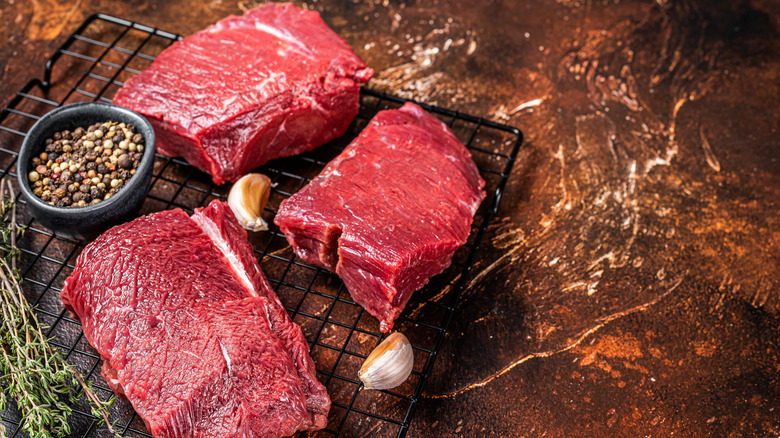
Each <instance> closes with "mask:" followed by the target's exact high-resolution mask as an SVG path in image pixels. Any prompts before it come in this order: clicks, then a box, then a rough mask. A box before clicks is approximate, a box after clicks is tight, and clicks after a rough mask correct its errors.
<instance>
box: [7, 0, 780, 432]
mask: <svg viewBox="0 0 780 438" xmlns="http://www.w3.org/2000/svg"><path fill="white" fill-rule="evenodd" d="M258 3H259V2H257V1H252V0H248V1H238V2H236V1H228V0H213V1H205V0H196V1H190V0H170V1H151V0H127V1H111V0H95V1H82V0H77V1H74V0H71V1H64V0H60V1H53V0H7V1H4V2H3V3H2V6H1V7H0V40H2V41H4V44H3V45H2V47H0V101H1V102H3V103H5V102H7V101H8V100H9V99H10V98H11V97H12V96H13V94H14V93H15V92H16V90H18V89H19V88H21V86H22V85H23V84H24V83H26V82H27V81H28V80H29V79H31V78H32V77H36V76H41V75H42V73H43V65H44V63H45V59H46V58H47V57H48V56H49V55H50V54H51V53H52V52H53V50H54V49H55V48H56V47H58V46H59V45H60V44H61V43H62V42H63V41H64V39H65V38H66V37H67V35H68V34H69V33H71V32H72V31H73V30H75V28H76V27H77V26H78V24H80V23H81V22H82V21H83V20H84V19H85V18H86V17H87V16H89V15H90V14H92V13H94V12H106V13H110V14H112V15H115V16H120V17H124V18H128V19H131V20H136V21H139V22H142V23H145V24H148V25H151V26H156V27H159V28H162V29H165V30H168V31H172V32H176V33H180V34H189V33H192V32H195V31H196V30H198V29H201V28H203V27H205V26H206V25H208V24H210V23H213V22H215V21H217V20H218V19H220V18H222V17H224V16H226V15H228V14H230V13H240V12H241V10H243V9H246V8H249V7H252V6H254V5H256V4H258ZM304 3H305V5H306V7H308V8H310V9H315V10H318V11H321V13H322V15H323V17H324V18H325V21H326V22H327V23H328V24H329V25H331V26H332V28H333V29H334V30H335V31H336V32H338V33H339V34H340V35H342V36H343V37H344V38H345V39H346V40H347V41H348V42H349V43H350V44H351V45H352V46H353V47H354V48H355V50H356V52H357V53H358V54H359V55H360V56H361V57H362V58H363V59H364V60H365V61H366V62H367V64H369V65H370V66H372V67H373V68H374V69H375V70H376V75H375V78H374V79H373V80H372V82H371V84H370V86H371V87H373V88H376V89H379V90H382V91H386V92H389V93H392V94H396V95H399V96H402V97H407V98H413V99H416V100H419V101H422V102H425V103H430V104H435V105H439V106H443V107H448V108H451V109H456V110H459V111H461V112H464V113H470V114H475V115H479V116H484V117H486V118H488V119H491V120H495V121H499V122H502V123H506V124H509V125H513V126H516V127H518V128H520V129H521V130H522V131H523V132H524V134H525V138H526V141H525V145H524V147H523V148H522V150H521V153H520V156H519V157H518V161H517V163H516V165H515V168H514V171H513V173H512V176H511V178H510V180H509V183H508V185H507V188H506V193H505V196H504V198H503V201H502V204H501V209H500V211H499V213H498V215H497V217H496V218H495V219H494V221H493V223H492V225H491V226H490V228H489V230H488V234H487V237H486V242H485V244H484V245H483V247H482V249H481V252H480V254H479V256H478V261H477V265H476V268H475V271H474V277H473V280H472V281H471V283H470V285H469V287H468V289H467V291H466V293H465V296H464V299H463V300H462V301H461V303H460V306H459V309H458V312H457V314H456V315H455V319H454V322H453V324H452V325H451V327H450V331H449V333H448V334H447V337H446V341H445V343H444V346H443V348H442V350H441V352H440V355H439V357H438V359H437V362H436V366H435V368H434V373H433V376H432V377H431V379H430V380H429V382H428V385H427V386H426V389H425V392H424V398H423V399H422V400H421V402H420V406H419V408H418V410H417V413H416V416H415V418H414V421H413V422H412V427H411V432H410V436H414V437H428V436H439V437H455V436H465V437H477V436H518V437H519V436H524V437H541V436H547V437H574V436H593V437H604V436H624V437H640V436H642V437H644V436H653V437H666V436H690V437H703V436H713V437H723V436H733V437H748V436H760V437H770V436H771V437H776V436H780V281H779V280H778V274H780V214H778V209H779V208H780V162H779V161H778V160H779V159H780V141H779V140H778V136H780V132H778V126H779V125H780V123H779V122H778V121H779V120H780V104H779V103H780V36H779V34H778V29H779V27H778V26H779V25H780V4H779V3H778V2H773V1H770V0H754V1H742V0H738V1H734V2H725V1H720V2H708V1H703V0H682V1H668V0H667V1H665V0H658V1H638V0H634V1H618V0H614V1H598V2H597V1H588V0H578V1H570V0H558V1H539V0H531V1H481V0H430V1H408V2H402V1H395V0H390V1H388V0H384V1H379V0H372V1H357V0H356V1H343V0H342V1H339V0H319V1H316V0H315V1H308V2H304ZM347 436H350V435H349V434H347Z"/></svg>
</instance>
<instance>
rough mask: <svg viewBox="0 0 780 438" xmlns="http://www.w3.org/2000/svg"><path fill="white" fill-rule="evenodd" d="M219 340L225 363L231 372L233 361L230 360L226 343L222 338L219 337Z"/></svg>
mask: <svg viewBox="0 0 780 438" xmlns="http://www.w3.org/2000/svg"><path fill="white" fill-rule="evenodd" d="M217 342H218V343H219V349H220V351H222V357H223V358H224V359H225V363H226V364H227V369H228V374H230V372H231V371H233V370H232V369H231V367H230V365H232V364H233V361H231V360H230V355H229V354H228V352H227V349H226V348H225V344H223V343H222V338H217Z"/></svg>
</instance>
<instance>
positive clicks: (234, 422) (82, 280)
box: [62, 201, 330, 438]
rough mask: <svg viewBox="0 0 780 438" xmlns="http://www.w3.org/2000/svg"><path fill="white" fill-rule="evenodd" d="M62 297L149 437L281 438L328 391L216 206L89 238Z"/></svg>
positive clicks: (239, 233) (326, 402) (306, 426)
mask: <svg viewBox="0 0 780 438" xmlns="http://www.w3.org/2000/svg"><path fill="white" fill-rule="evenodd" d="M62 300H63V302H64V303H65V306H66V308H68V309H69V310H71V311H72V312H74V313H75V314H76V315H77V316H78V318H79V319H80V320H81V322H82V326H83V330H84V336H85V337H86V338H87V340H88V341H89V343H90V344H91V345H92V346H93V347H95V349H97V351H98V352H99V353H100V355H101V357H102V358H103V360H104V364H103V375H104V377H105V378H106V381H108V383H109V385H110V386H111V388H112V389H113V390H114V391H115V392H117V393H118V394H122V395H124V396H125V397H127V399H128V400H129V401H130V403H132V405H133V407H134V408H135V410H136V412H137V413H138V414H139V415H140V416H141V418H142V419H143V420H144V421H145V422H146V425H147V427H148V428H149V431H150V432H151V433H152V434H153V435H154V436H155V437H159V438H163V437H165V438H184V437H199V438H207V437H208V438H228V437H231V438H232V437H242V438H250V437H280V436H288V435H292V434H294V433H295V432H296V431H297V430H315V429H320V428H322V427H324V426H325V424H326V417H327V414H328V410H329V409H330V399H329V398H328V395H327V393H326V391H325V388H324V387H323V386H322V384H321V383H320V382H319V381H318V380H317V379H316V377H315V374H314V373H315V370H314V363H313V362H312V360H311V357H309V353H308V347H307V344H306V340H305V339H304V337H303V334H302V333H301V330H300V327H298V326H297V325H295V324H294V323H293V322H292V321H291V320H290V318H289V316H288V315H287V313H285V311H284V308H283V307H282V305H281V303H280V302H279V299H278V298H277V296H276V294H275V293H274V291H273V290H272V289H271V287H270V285H269V283H268V280H267V279H266V278H265V275H264V274H263V272H262V271H261V270H260V266H259V265H258V263H257V260H256V259H255V258H254V255H253V253H252V248H251V246H250V244H249V242H248V241H247V239H246V232H245V231H244V230H243V229H241V228H240V227H239V226H238V223H237V222H236V219H235V217H234V216H233V213H232V212H231V211H230V209H229V208H228V207H227V205H226V204H224V203H222V202H219V201H214V202H212V203H211V204H210V205H209V206H208V207H206V208H203V209H198V210H196V211H195V213H194V214H193V215H192V217H189V216H187V214H186V213H184V212H183V211H181V210H172V211H164V212H160V213H155V214H151V215H149V216H146V217H142V218H138V219H136V220H134V221H132V222H129V223H127V224H124V225H120V226H117V227H114V228H112V229H110V230H109V231H107V232H106V233H104V234H103V235H102V236H100V237H99V238H98V239H97V240H95V241H94V242H93V243H91V244H89V245H88V246H87V247H86V248H85V249H84V251H83V252H82V253H81V255H80V256H79V258H78V260H77V262H76V268H75V270H74V271H73V273H72V274H71V275H70V277H68V279H67V280H66V282H65V288H64V289H63V290H62Z"/></svg>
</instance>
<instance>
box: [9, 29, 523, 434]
mask: <svg viewBox="0 0 780 438" xmlns="http://www.w3.org/2000/svg"><path fill="white" fill-rule="evenodd" d="M178 39H181V37H180V36H179V35H175V34H172V33H169V32H164V31H161V30H159V29H155V28H152V27H148V26H144V25H142V24H139V23H133V22H130V21H126V20H122V19H119V18H115V17H111V16H108V15H103V14H98V15H94V16H92V17H89V18H88V19H87V20H86V21H85V22H84V23H83V24H82V25H81V26H80V27H79V28H78V29H77V30H76V32H74V33H73V34H72V35H70V37H69V38H68V40H67V41H66V42H65V43H64V44H63V46H62V47H61V48H60V49H58V50H57V51H56V53H55V54H54V55H53V56H52V57H51V58H50V59H49V61H48V62H47V64H46V69H45V73H44V78H43V80H38V79H34V80H32V81H30V82H29V83H28V84H27V85H25V86H24V87H23V88H22V90H21V91H19V92H18V93H17V94H16V96H14V97H13V99H12V100H11V101H10V103H9V105H8V107H6V108H4V109H3V110H2V113H0V176H12V177H15V171H16V164H17V163H16V157H17V155H18V151H19V147H20V146H21V143H22V140H23V138H24V136H25V133H26V132H27V130H28V129H29V128H30V126H31V125H32V124H33V123H34V122H35V121H36V120H37V119H38V118H39V117H40V116H42V115H43V114H45V113H46V112H48V111H50V110H52V109H53V108H55V107H58V106H60V105H63V104H67V103H73V102H82V101H95V100H100V101H106V102H110V101H111V97H112V96H113V95H114V93H115V92H116V90H117V89H119V88H120V87H121V86H122V85H123V83H124V81H126V80H127V79H128V78H130V77H132V76H134V75H136V74H138V73H140V72H141V71H142V70H143V69H144V68H146V67H147V66H148V65H149V64H150V63H151V62H152V61H153V60H154V58H155V56H156V55H158V54H159V53H160V52H161V51H162V50H163V49H165V48H166V47H168V46H169V45H170V44H171V43H173V42H174V41H176V40H178ZM404 102H405V100H403V99H400V98H397V97H393V96H390V95H387V94H384V93H380V92H377V91H373V90H370V89H363V90H362V92H361V102H360V112H359V114H358V116H357V117H356V119H355V121H354V122H353V123H352V126H351V127H350V129H349V131H348V133H347V135H346V136H344V137H343V138H341V139H338V140H335V141H333V142H331V143H329V144H327V145H324V146H322V147H320V148H317V149H315V150H314V151H310V152H308V153H305V154H303V155H300V156H297V157H291V158H285V159H279V160H274V161H272V162H271V163H269V164H267V165H266V166H263V167H262V168H261V169H260V170H259V171H260V172H262V173H265V174H266V175H268V176H269V177H270V178H271V179H272V180H273V182H274V183H275V186H274V189H273V191H272V194H271V199H270V200H269V203H268V206H267V208H266V211H265V212H264V218H265V219H266V221H267V222H268V223H269V224H272V225H271V230H270V231H267V232H261V233H250V234H251V236H250V241H251V243H252V245H253V246H254V248H256V253H257V257H258V260H260V263H261V266H262V268H263V270H264V271H265V272H266V275H267V276H268V279H269V280H270V281H271V283H272V285H273V286H274V289H276V291H277V293H278V295H279V297H280V299H281V300H282V302H283V304H284V305H285V307H286V309H287V311H288V312H289V314H290V316H291V317H292V318H293V320H294V321H295V322H296V323H298V324H299V325H300V326H301V328H302V329H303V332H304V335H305V336H306V339H307V340H308V342H309V346H310V351H311V355H312V357H313V359H314V361H315V362H316V364H317V374H318V377H319V379H320V380H321V381H322V383H323V384H325V386H326V387H327V389H328V394H330V397H331V399H332V401H333V407H332V409H331V412H330V416H329V418H328V425H327V427H326V428H325V429H324V430H322V431H319V432H316V433H314V434H313V435H316V436H323V437H325V436H327V437H331V436H341V437H363V436H397V437H403V436H405V435H406V433H407V431H408V429H409V424H410V422H411V419H412V417H413V415H414V411H415V408H416V407H417V404H418V402H419V399H420V395H421V393H422V390H423V386H424V385H425V381H426V379H427V378H428V376H429V375H430V373H431V370H432V368H433V364H434V361H435V359H436V355H437V352H438V351H439V348H440V347H441V344H442V342H443V340H444V334H445V332H446V331H447V327H448V326H449V324H450V321H451V320H452V317H453V313H454V309H455V306H456V305H457V303H458V299H459V296H460V295H461V292H462V291H463V289H464V287H465V285H466V282H467V280H468V278H469V273H470V271H471V269H472V266H473V263H474V258H475V255H476V253H477V251H478V250H479V245H480V242H481V241H482V238H483V235H484V234H485V230H486V229H487V225H488V223H489V222H490V220H491V218H492V217H493V215H494V214H495V212H496V210H497V208H498V204H499V201H500V200H501V194H502V192H503V190H504V186H505V184H506V181H507V178H508V176H509V172H510V171H511V169H512V165H513V163H514V160H515V157H516V156H517V152H518V149H519V148H520V144H521V143H522V134H521V133H520V131H519V130H518V129H516V128H512V127H509V126H504V125H500V124H496V123H493V122H490V121H486V120H483V119H481V118H477V117H472V116H468V115H464V114H460V113H458V112H454V111H449V110H445V109H441V108H437V107H432V106H428V105H421V106H423V107H424V108H425V109H427V110H428V111H430V112H431V113H433V114H435V115H436V116H437V117H439V118H440V119H441V120H443V121H444V122H445V123H447V124H448V125H449V126H450V128H451V129H452V130H453V132H455V134H456V135H457V136H458V137H459V138H460V139H461V141H463V142H464V144H466V145H467V146H468V148H469V149H470V151H471V153H472V156H473V158H474V161H475V162H476V163H477V166H478V167H479V169H480V171H481V174H482V177H483V178H484V179H485V181H486V191H487V192H488V197H487V198H486V199H485V201H484V202H483V203H482V206H481V207H480V209H479V211H478V212H477V214H476V216H475V219H474V224H473V227H472V232H471V236H470V238H469V241H468V243H467V244H466V245H465V246H463V247H462V248H461V249H460V250H459V251H458V252H457V253H456V254H455V257H454V258H453V263H452V266H451V267H450V268H448V269H447V270H446V271H445V272H444V273H442V274H440V275H438V276H436V277H434V278H433V279H432V280H431V282H430V283H429V284H428V286H426V287H425V288H424V289H423V290H421V291H418V292H417V293H415V295H414V296H413V297H412V299H411V301H410V302H409V304H408V305H407V307H406V310H405V311H404V312H403V314H402V315H401V317H400V318H399V319H398V320H397V321H396V325H395V327H396V330H398V331H401V332H403V333H404V334H406V336H407V337H408V338H409V339H410V340H411V342H412V344H413V347H414V354H415V366H414V370H413V372H412V376H411V377H410V379H409V380H408V381H407V382H406V383H405V384H403V385H401V386H400V387H398V388H395V389H393V390H390V391H372V390H366V391H363V390H361V389H362V386H361V383H360V381H359V380H358V379H357V370H358V369H359V367H360V365H361V363H362V362H363V360H364V359H365V358H366V356H367V355H368V354H369V352H370V351H371V350H372V349H373V348H374V347H375V346H376V345H377V344H378V343H379V342H380V341H381V340H382V339H383V336H384V335H382V334H381V333H380V332H379V324H378V322H377V321H376V319H374V318H373V317H372V316H370V315H368V313H367V312H365V311H364V310H363V309H362V308H361V307H360V306H358V305H357V304H355V303H354V302H353V301H352V300H351V298H350V296H349V293H348V292H347V290H346V289H345V288H344V286H343V283H341V281H340V280H339V279H338V277H336V276H335V275H333V274H331V273H329V272H327V271H324V270H322V269H320V268H318V267H315V266H311V265H308V264H306V263H303V262H301V261H299V260H297V259H296V257H295V255H294V253H293V252H292V250H291V249H290V247H289V245H288V244H287V242H286V240H285V239H284V235H283V234H281V233H280V232H279V230H278V228H276V227H275V226H274V225H273V221H272V219H273V215H274V214H275V212H276V208H277V207H278V205H279V202H280V201H281V200H282V199H284V198H286V197H288V196H290V195H291V194H293V193H295V192H296V191H298V190H299V189H301V188H302V187H303V186H304V185H305V184H306V183H307V182H309V181H310V180H311V178H313V177H314V176H315V175H317V173H319V171H320V170H321V169H322V168H323V167H324V166H325V164H326V163H327V162H328V161H330V160H331V159H332V158H334V157H335V156H336V155H337V154H338V153H339V152H340V151H341V150H342V149H343V147H344V146H346V145H347V144H348V143H349V141H351V140H352V139H353V138H354V137H355V136H356V135H357V133H359V132H360V130H361V129H362V128H363V127H364V126H365V125H366V123H367V122H368V120H369V119H370V118H371V117H372V116H373V115H374V114H376V112H377V111H379V110H382V109H387V108H397V107H400V106H401V105H402V104H403V103H404ZM14 183H15V178H14ZM228 188H229V187H226V186H222V187H220V186H215V185H214V184H213V183H211V179H210V177H209V176H208V175H206V174H204V173H202V172H200V171H198V170H196V169H194V168H193V167H191V166H189V165H188V164H187V163H186V162H184V161H182V160H180V159H175V158H168V157H163V156H158V157H157V158H156V161H155V170H154V176H153V179H152V183H151V188H150V190H149V195H148V197H147V199H146V201H145V203H144V205H143V207H142V210H141V214H147V213H151V212H154V211H159V210H164V209H169V208H181V209H184V210H185V211H187V212H188V213H192V210H193V209H195V208H197V207H200V206H205V205H206V204H208V203H209V202H210V201H211V200H212V199H225V198H226V194H227V190H228ZM17 193H18V190H17ZM18 215H19V218H20V223H23V224H26V225H27V232H26V233H25V235H24V237H23V238H22V239H21V240H20V241H19V242H18V244H19V247H20V249H21V251H22V259H21V264H20V266H21V271H22V274H23V278H24V283H23V284H24V292H25V295H26V297H27V299H28V300H29V301H30V303H32V304H33V305H34V306H35V308H36V313H37V315H38V318H39V319H40V321H41V322H42V323H43V324H45V325H46V327H47V332H46V333H47V335H48V336H50V337H51V344H52V345H54V346H56V347H58V348H60V349H61V350H62V351H63V352H64V354H65V355H66V357H67V359H68V361H69V362H70V363H71V364H73V365H74V366H75V367H76V368H77V369H78V370H79V371H80V372H82V373H83V375H84V377H85V378H86V379H87V380H88V381H90V382H92V383H93V384H94V386H95V388H96V389H97V391H98V394H99V396H101V397H102V398H103V399H108V398H109V397H110V396H111V391H110V390H109V389H108V387H107V386H106V383H105V381H104V380H103V378H102V376H101V375H100V373H99V372H95V371H96V370H97V369H98V367H99V364H100V358H99V356H98V355H97V352H96V351H95V350H94V349H93V348H92V347H91V346H89V344H88V343H87V342H86V340H85V339H84V336H83V333H82V332H81V326H80V324H79V322H78V321H76V320H74V319H73V318H72V317H71V315H69V313H68V312H67V311H66V310H64V308H63V306H62V302H61V301H60V298H59V293H60V290H61V287H62V285H63V282H64V280H65V278H67V276H68V275H69V274H70V272H71V271H72V269H73V264H74V262H75V259H76V257H77V256H78V255H79V253H80V251H81V250H82V249H83V248H84V245H85V243H86V242H78V241H73V240H69V239H66V238H63V237H60V236H57V235H55V234H52V233H51V232H50V231H48V230H47V229H45V228H43V227H42V226H41V225H40V224H38V223H37V222H36V221H35V220H34V219H33V218H32V217H31V216H30V214H29V212H28V211H27V208H26V205H25V202H24V200H23V199H19V212H18ZM19 419H20V415H19V412H18V411H16V408H15V406H11V407H10V408H9V409H8V410H7V411H5V412H3V413H2V414H0V420H1V421H2V425H3V426H5V428H6V429H7V433H8V436H10V437H18V436H24V435H25V434H24V433H23V432H20V427H19ZM110 421H111V422H114V424H116V431H117V432H118V433H119V434H120V435H121V436H133V437H137V436H143V437H149V436H151V435H149V434H148V432H147V431H146V428H145V426H144V423H143V421H142V420H141V419H140V418H139V417H138V416H137V415H136V414H135V412H134V411H133V408H132V406H131V405H130V404H129V403H128V402H127V401H124V400H118V401H117V402H116V403H115V404H114V406H112V408H111V417H110ZM71 426H72V434H71V436H73V437H101V436H108V431H107V429H106V428H105V426H101V425H99V424H98V422H97V421H96V418H95V417H94V416H93V415H92V414H91V413H90V410H89V407H88V405H87V403H86V401H84V400H82V401H80V402H79V403H77V404H76V405H75V406H74V415H73V416H72V419H71ZM299 435H300V436H305V434H299Z"/></svg>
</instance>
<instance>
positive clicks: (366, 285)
mask: <svg viewBox="0 0 780 438" xmlns="http://www.w3.org/2000/svg"><path fill="white" fill-rule="evenodd" d="M484 185H485V182H484V181H483V180H482V178H481V177H480V176H479V172H478V170H477V167H476V165H475V164H474V161H473V160H472V158H471V154H470V153H469V151H468V150H467V149H466V148H465V147H464V146H463V144H462V143H461V142H460V141H458V139H457V137H455V135H454V134H453V133H452V132H451V131H450V130H449V128H447V126H446V125H445V124H444V123H442V122H441V121H439V120H438V119H436V118H435V117H433V116H432V115H430V114H428V113H427V112H425V111H424V110H423V109H422V108H420V107H419V106H417V105H414V104H411V103H407V104H405V105H404V106H403V107H402V108H400V109H398V110H387V111H381V112H379V113H378V114H377V115H376V116H375V117H374V118H373V119H372V120H371V122H370V123H369V124H368V126H367V127H366V128H365V129H364V130H363V132H362V133H361V134H360V135H359V136H358V137H357V138H356V139H355V140H354V141H353V142H352V143H351V144H350V145H349V146H347V148H346V149H344V151H343V152H342V153H341V154H340V155H339V156H337V157H336V158H335V159H334V160H333V161H331V162H330V163H328V165H327V166H326V167H325V169H323V171H322V172H321V173H320V174H319V175H318V176H317V177H316V178H315V179H314V180H312V181H311V183H309V184H308V185H307V186H306V187H304V188H303V189H302V190H301V191H299V192H298V193H296V194H294V195H293V196H291V197H290V198H288V199H286V200H285V201H283V202H282V204H281V205H280V207H279V211H278V213H277V215H276V218H275V219H274V222H275V223H276V224H277V225H279V227H280V229H281V231H282V232H283V233H284V234H285V236H286V237H287V240H288V241H289V242H290V244H291V245H292V246H293V248H294V249H295V253H296V254H297V255H298V256H299V257H301V258H303V259H304V260H306V261H308V262H309V263H313V264H315V265H318V266H321V267H323V268H325V269H328V270H330V271H332V272H335V273H337V274H338V275H339V276H340V277H341V278H342V279H343V280H344V284H345V285H346V286H347V289H348V290H349V293H350V295H351V296H352V298H353V299H354V300H355V302H357V303H358V304H360V305H361V306H363V307H364V308H365V309H366V310H368V312H369V313H371V314H372V315H374V316H375V317H377V318H378V319H379V320H380V322H381V324H380V328H381V330H382V331H383V332H388V331H390V330H391V329H392V327H393V321H394V320H395V319H396V318H397V317H398V315H399V314H400V313H401V311H402V310H403V308H404V306H405V305H406V302H407V301H408V300H409V298H410V297H411V295H412V292H414V291H416V290H418V289H420V288H422V287H423V286H424V285H425V284H426V283H427V282H428V280H429V279H430V277H432V276H433V275H436V274H438V273H440V272H442V271H443V270H444V269H445V268H447V267H448V266H449V265H450V263H451V261H452V256H453V254H454V253H455V251H456V250H457V249H458V248H459V247H460V246H461V245H463V244H464V243H465V242H466V240H467V239H468V236H469V233H470V230H471V223H472V221H473V216H474V214H475V212H476V210H477V208H478V207H479V204H480V203H481V202H482V199H484V197H485V193H484V192H483V191H482V188H483V187H484Z"/></svg>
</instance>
